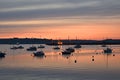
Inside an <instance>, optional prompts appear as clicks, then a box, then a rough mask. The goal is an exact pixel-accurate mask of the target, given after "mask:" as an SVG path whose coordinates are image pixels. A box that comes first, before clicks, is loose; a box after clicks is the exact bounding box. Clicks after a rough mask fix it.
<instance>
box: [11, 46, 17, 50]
mask: <svg viewBox="0 0 120 80" xmlns="http://www.w3.org/2000/svg"><path fill="white" fill-rule="evenodd" d="M10 49H13V50H16V49H18V47H16V46H13V47H11V48H10Z"/></svg>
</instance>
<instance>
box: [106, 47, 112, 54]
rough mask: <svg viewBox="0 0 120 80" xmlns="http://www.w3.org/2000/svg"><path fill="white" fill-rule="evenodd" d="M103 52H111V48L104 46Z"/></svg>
mask: <svg viewBox="0 0 120 80" xmlns="http://www.w3.org/2000/svg"><path fill="white" fill-rule="evenodd" d="M104 53H112V49H111V48H106V49H104Z"/></svg>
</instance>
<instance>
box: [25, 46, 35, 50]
mask: <svg viewBox="0 0 120 80" xmlns="http://www.w3.org/2000/svg"><path fill="white" fill-rule="evenodd" d="M36 50H37V48H36V47H35V46H32V47H29V48H28V49H27V51H36Z"/></svg>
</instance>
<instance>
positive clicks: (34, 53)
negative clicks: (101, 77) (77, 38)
mask: <svg viewBox="0 0 120 80" xmlns="http://www.w3.org/2000/svg"><path fill="white" fill-rule="evenodd" d="M81 47H82V46H81V45H75V46H74V47H69V48H67V49H65V50H64V51H62V52H61V53H62V55H70V54H71V53H73V52H74V51H75V48H81ZM102 47H106V46H105V45H104V46H103V45H102ZM37 48H45V46H44V45H39V46H38V47H36V46H31V47H29V48H27V49H26V50H27V51H36V52H33V55H34V56H44V55H45V53H44V52H43V51H42V50H41V51H37ZM10 49H13V50H16V49H24V47H23V46H13V47H12V48H10ZM53 49H54V50H59V49H60V47H59V46H56V47H54V48H53ZM112 51H113V50H112V49H111V48H108V47H106V49H104V50H103V52H104V53H112ZM5 55H6V53H4V52H0V57H5Z"/></svg>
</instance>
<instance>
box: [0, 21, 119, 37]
mask: <svg viewBox="0 0 120 80" xmlns="http://www.w3.org/2000/svg"><path fill="white" fill-rule="evenodd" d="M0 25H1V26H5V27H1V28H0V32H1V34H0V38H13V37H18V38H26V37H27V38H40V37H41V38H49V39H67V38H68V36H69V38H70V39H76V37H77V38H78V39H106V38H113V39H119V38H120V36H119V35H120V31H119V30H120V27H119V19H111V20H109V19H99V20H98V19H90V20H89V19H82V20H81V19H72V20H71V19H63V20H62V19H58V20H54V19H53V20H27V21H24V20H23V21H3V22H0Z"/></svg>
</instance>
